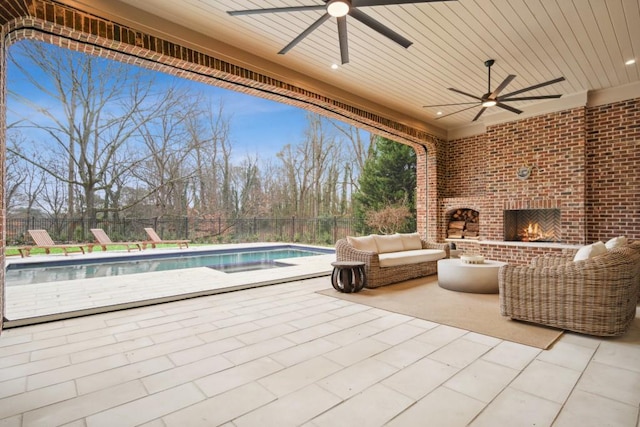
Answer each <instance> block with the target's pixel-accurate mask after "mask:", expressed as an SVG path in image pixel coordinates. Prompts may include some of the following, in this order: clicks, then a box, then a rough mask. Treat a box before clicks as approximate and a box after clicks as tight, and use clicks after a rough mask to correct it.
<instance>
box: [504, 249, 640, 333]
mask: <svg viewBox="0 0 640 427" xmlns="http://www.w3.org/2000/svg"><path fill="white" fill-rule="evenodd" d="M499 288H500V312H501V314H502V315H503V316H508V317H511V318H512V319H518V320H524V321H528V322H533V323H539V324H542V325H547V326H553V327H556V328H561V329H566V330H570V331H575V332H580V333H584V334H589V335H598V336H617V335H622V334H624V333H625V332H626V331H627V329H628V328H629V326H630V325H631V322H632V321H633V320H634V319H635V317H636V304H637V301H638V294H639V293H640V251H638V250H637V249H634V248H632V247H620V248H615V249H611V250H609V251H608V252H607V253H605V254H602V255H598V256H596V257H593V258H590V259H588V260H584V261H576V262H573V261H572V257H571V256H568V255H565V256H556V257H554V256H544V257H538V258H536V259H534V260H533V262H532V264H531V266H518V265H506V266H504V267H502V268H501V269H500V273H499Z"/></svg>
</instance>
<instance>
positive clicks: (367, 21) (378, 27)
mask: <svg viewBox="0 0 640 427" xmlns="http://www.w3.org/2000/svg"><path fill="white" fill-rule="evenodd" d="M349 15H350V16H352V17H354V18H355V19H357V20H358V21H360V22H362V23H363V24H364V25H366V26H367V27H369V28H371V29H372V30H374V31H377V32H379V33H380V34H382V35H383V36H385V37H387V38H389V39H391V40H393V41H394V42H396V43H398V44H399V45H400V46H402V47H404V48H408V47H409V46H411V45H412V44H413V42H412V41H411V40H407V39H406V38H405V37H403V36H401V35H400V34H398V33H396V32H395V31H393V30H392V29H391V28H389V27H387V26H386V25H384V24H381V23H380V22H378V21H376V20H375V19H373V18H372V17H370V16H369V15H367V14H366V13H363V12H360V11H359V10H358V9H355V8H353V7H352V8H351V10H350V11H349Z"/></svg>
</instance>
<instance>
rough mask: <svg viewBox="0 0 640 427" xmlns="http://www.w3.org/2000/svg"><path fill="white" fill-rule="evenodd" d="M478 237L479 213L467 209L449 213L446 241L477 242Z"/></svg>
mask: <svg viewBox="0 0 640 427" xmlns="http://www.w3.org/2000/svg"><path fill="white" fill-rule="evenodd" d="M479 236H480V212H478V211H476V210H473V209H468V208H460V209H454V210H452V211H450V212H449V222H448V224H447V238H448V239H472V240H478V239H479V238H480V237H479Z"/></svg>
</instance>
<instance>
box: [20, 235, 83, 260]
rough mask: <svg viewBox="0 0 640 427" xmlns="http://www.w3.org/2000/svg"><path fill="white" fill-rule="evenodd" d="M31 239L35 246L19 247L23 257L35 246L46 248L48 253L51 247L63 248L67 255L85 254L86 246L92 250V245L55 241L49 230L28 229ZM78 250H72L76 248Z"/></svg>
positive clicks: (45, 250)
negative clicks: (72, 253) (71, 253)
mask: <svg viewBox="0 0 640 427" xmlns="http://www.w3.org/2000/svg"><path fill="white" fill-rule="evenodd" d="M28 231H29V235H30V236H31V239H33V241H34V243H35V245H33V246H21V247H19V248H18V252H20V256H21V257H22V258H25V257H28V256H29V255H30V254H31V250H32V249H34V248H40V249H44V252H45V253H46V254H49V253H50V252H51V249H62V252H64V254H65V255H69V253H70V252H82V253H83V254H84V247H85V246H89V252H91V245H74V244H69V245H67V244H58V243H55V242H54V241H53V239H52V238H51V236H49V233H48V232H47V230H28ZM76 248H77V250H72V249H76Z"/></svg>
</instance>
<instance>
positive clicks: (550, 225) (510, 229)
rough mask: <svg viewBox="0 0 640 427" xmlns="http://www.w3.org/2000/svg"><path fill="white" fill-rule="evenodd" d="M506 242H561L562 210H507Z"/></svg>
mask: <svg viewBox="0 0 640 427" xmlns="http://www.w3.org/2000/svg"><path fill="white" fill-rule="evenodd" d="M504 240H505V241H519V242H560V241H561V221H560V209H519V210H505V211H504Z"/></svg>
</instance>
